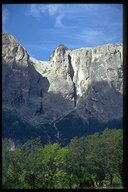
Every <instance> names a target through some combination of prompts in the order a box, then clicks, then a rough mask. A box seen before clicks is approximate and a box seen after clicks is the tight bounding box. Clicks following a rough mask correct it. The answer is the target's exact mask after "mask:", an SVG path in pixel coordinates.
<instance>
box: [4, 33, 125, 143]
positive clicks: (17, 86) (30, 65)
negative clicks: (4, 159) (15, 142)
mask: <svg viewBox="0 0 128 192" xmlns="http://www.w3.org/2000/svg"><path fill="white" fill-rule="evenodd" d="M122 60H123V59H122V45H112V44H107V45H103V46H98V47H94V48H80V49H76V50H70V49H68V48H67V47H65V46H64V45H59V46H58V47H57V48H56V49H55V51H54V52H53V53H52V55H51V57H50V59H49V61H38V60H37V59H35V58H32V57H31V56H30V55H29V54H28V52H27V51H26V50H25V48H23V47H22V45H20V43H18V41H17V40H15V38H14V37H13V36H11V35H10V34H8V33H3V34H2V70H3V74H2V88H3V90H2V97H3V105H2V107H3V114H4V115H3V119H4V120H3V121H4V125H3V126H4V127H3V129H4V137H6V136H7V137H9V133H8V132H9V129H10V130H13V133H14V135H13V134H12V133H11V136H10V137H12V138H13V139H18V138H16V137H18V136H17V135H18V132H17V125H18V126H19V127H20V124H22V123H23V124H24V127H25V125H26V124H27V126H28V125H29V126H32V127H33V128H34V129H35V130H34V131H35V133H36V132H37V128H39V129H40V130H41V132H39V133H38V134H37V135H36V136H39V135H40V136H42V135H43V136H42V137H43V139H44V141H45V142H46V143H47V142H52V141H58V142H60V143H62V144H65V143H66V142H68V140H69V139H71V138H72V137H73V136H76V135H77V136H80V135H86V134H88V133H89V132H90V133H92V132H95V131H96V130H98V129H100V128H101V129H104V128H105V127H106V126H110V127H111V126H113V127H114V126H115V127H116V126H118V123H119V126H121V124H120V122H121V119H122V116H123V105H122V100H123V97H122V94H123V79H122V78H123V63H122ZM10 115H11V117H10ZM12 116H13V117H15V118H12ZM8 120H9V122H10V127H7V121H8ZM21 122H22V123H21ZM23 124H22V125H23ZM22 129H23V126H21V127H20V132H22ZM26 129H27V128H26ZM39 129H38V131H39ZM5 130H6V131H5ZM14 130H15V131H14ZM15 133H17V134H16V135H15ZM27 134H28V136H29V133H27ZM30 135H31V133H30ZM21 139H23V138H21Z"/></svg>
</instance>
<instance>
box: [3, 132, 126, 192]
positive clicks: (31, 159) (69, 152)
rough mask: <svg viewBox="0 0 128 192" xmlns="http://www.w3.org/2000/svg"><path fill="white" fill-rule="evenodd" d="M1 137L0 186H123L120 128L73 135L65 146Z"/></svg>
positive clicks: (121, 135) (36, 187)
mask: <svg viewBox="0 0 128 192" xmlns="http://www.w3.org/2000/svg"><path fill="white" fill-rule="evenodd" d="M11 142H12V141H11V139H3V140H2V188H3V189H86V188H93V189H95V188H123V130H122V129H108V128H106V129H105V130H104V131H103V132H102V133H98V132H97V133H94V134H93V135H88V136H86V137H85V136H83V137H74V138H73V139H72V140H71V141H70V143H69V144H68V145H66V146H63V147H62V146H61V145H60V144H59V143H49V144H47V145H42V144H41V142H40V140H39V139H36V140H29V141H27V142H26V143H24V144H22V145H21V146H20V147H18V148H16V149H15V150H14V151H11V150H10V143H11Z"/></svg>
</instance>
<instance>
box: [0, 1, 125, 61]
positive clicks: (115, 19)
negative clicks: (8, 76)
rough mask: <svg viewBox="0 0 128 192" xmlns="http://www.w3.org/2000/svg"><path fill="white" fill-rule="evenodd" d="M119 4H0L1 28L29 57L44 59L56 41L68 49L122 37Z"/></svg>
mask: <svg viewBox="0 0 128 192" xmlns="http://www.w3.org/2000/svg"><path fill="white" fill-rule="evenodd" d="M122 28H123V5H122V4H3V5H2V29H3V31H5V32H8V33H10V34H11V35H13V36H14V37H15V38H16V39H17V40H18V41H19V42H20V43H21V44H22V45H23V47H25V48H26V49H27V51H28V52H29V54H30V55H31V56H32V57H35V58H37V59H40V60H48V59H49V57H50V55H51V54H52V52H53V50H54V49H56V47H57V46H58V45H59V44H64V45H65V46H67V47H68V48H70V49H76V48H81V47H95V46H98V45H103V44H108V43H114V44H116V43H117V44H120V43H122V41H123V40H122V39H123V29H122Z"/></svg>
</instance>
